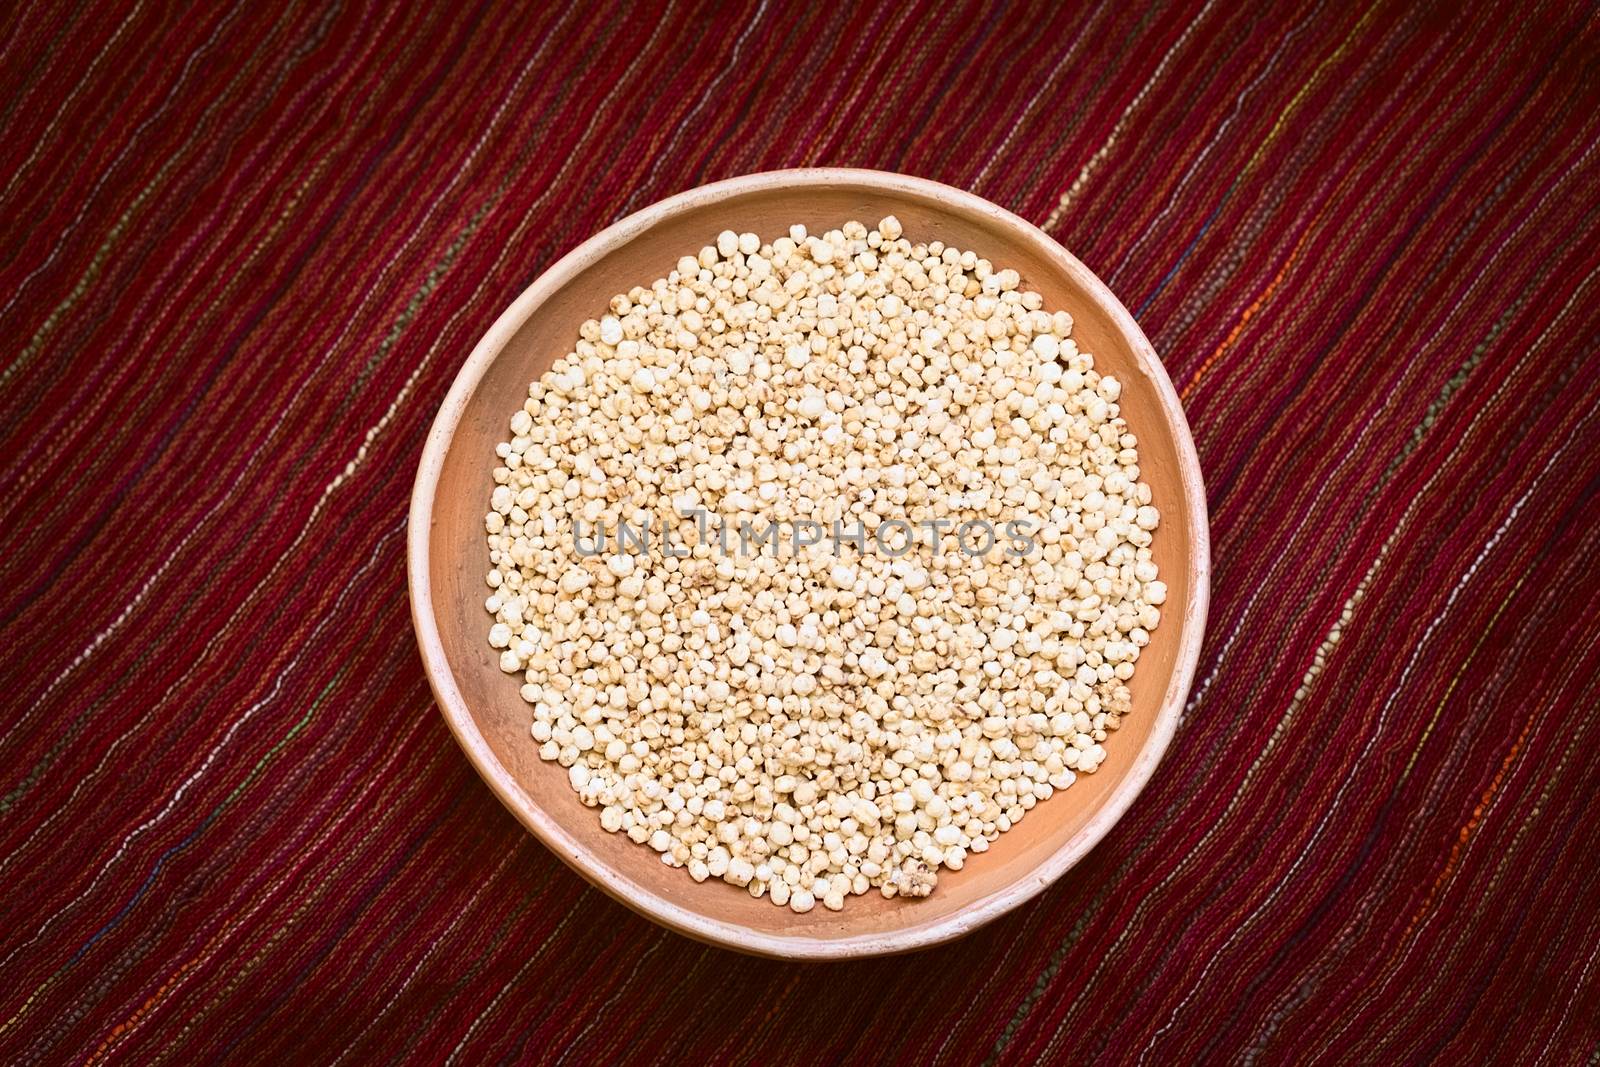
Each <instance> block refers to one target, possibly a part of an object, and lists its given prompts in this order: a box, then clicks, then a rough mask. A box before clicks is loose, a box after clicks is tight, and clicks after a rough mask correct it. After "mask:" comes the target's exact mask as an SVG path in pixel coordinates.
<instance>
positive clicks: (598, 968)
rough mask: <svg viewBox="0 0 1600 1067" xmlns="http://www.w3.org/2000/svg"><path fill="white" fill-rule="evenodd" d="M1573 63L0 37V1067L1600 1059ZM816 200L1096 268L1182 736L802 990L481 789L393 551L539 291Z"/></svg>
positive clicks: (81, 23) (282, 25) (1481, 46)
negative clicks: (493, 326) (640, 238)
mask: <svg viewBox="0 0 1600 1067" xmlns="http://www.w3.org/2000/svg"><path fill="white" fill-rule="evenodd" d="M1458 8H1459V10H1458ZM1595 23H1596V13H1595V12H1594V10H1593V9H1590V8H1586V7H1579V6H1564V5H1559V4H1555V5H1551V4H1515V3H1508V2H1500V3H1479V4H1462V5H1454V4H1447V3H1440V4H1407V3H1387V2H1384V0H1379V2H1377V3H1373V4H1370V5H1369V4H1366V3H1360V4H1339V3H1332V2H1327V0H1323V2H1313V3H1307V4H1304V5H1288V4H1282V5H1273V4H1259V3H1219V2H1217V0H1157V2H1155V3H1153V4H1150V5H1143V4H1124V3H1116V2H1111V0H1104V2H1098V3H1093V4H1089V5H1087V6H1074V7H1071V8H1062V7H1060V6H1058V5H1053V4H1051V5H1044V4H1041V5H1038V6H1034V7H1022V6H1017V5H1002V4H982V5H975V4H969V3H939V4H925V5H905V4H892V5H875V4H874V5H857V4H821V5H814V6H811V5H806V6H802V5H791V4H782V3H778V2H777V0H764V2H762V3H760V4H759V6H757V5H750V6H738V7H723V6H716V5H707V4H700V3H695V2H674V3H672V4H669V5H665V6H658V5H637V6H634V5H630V6H610V5H599V4H593V5H591V4H582V5H573V6H562V5H526V6H524V7H517V6H514V5H502V4H490V3H487V2H482V3H462V4H424V3H413V4H363V3H360V2H350V0H333V2H331V3H327V4H310V5H307V4H301V3H294V2H288V3H282V4H249V3H242V2H235V0H222V2H220V3H216V4H202V5H197V6H193V7H180V6H175V5H171V4H159V3H158V4H151V3H139V4H130V5H124V6H118V5H116V4H110V3H99V2H94V0H90V2H83V3H79V2H76V0H66V2H58V3H52V2H47V3H37V4H13V5H6V6H5V9H4V11H3V13H0V27H3V29H0V128H3V130H4V137H3V138H0V155H3V159H4V166H3V168H0V219H3V222H0V301H3V304H0V338H3V342H4V343H3V351H0V361H3V366H0V500H3V504H0V546H3V552H0V574H3V577H0V648H3V652H4V655H3V656H0V694H3V695H0V701H3V710H4V714H3V717H0V887H3V890H0V1060H3V1061H4V1062H8V1063H19V1062H30V1061H44V1062H52V1063H54V1062H100V1061H112V1060H120V1061H125V1062H139V1063H145V1062H163V1063H176V1064H190V1063H203V1062H224V1061H226V1062H267V1063H284V1062H292V1061H297V1060H302V1059H314V1060H316V1061H317V1062H324V1063H366V1062H377V1061H391V1060H395V1059H414V1060H419V1061H423V1062H442V1061H447V1062H459V1063H480V1062H485V1063H486V1062H504V1061H515V1060H541V1059H544V1060H553V1061H558V1062H567V1063H584V1062H612V1061H616V1060H619V1059H624V1058H626V1059H630V1060H634V1061H661V1062H667V1061H673V1062H696V1061H699V1060H701V1059H706V1060H711V1061H716V1062H737V1061H760V1062H817V1061H829V1062H831V1061H840V1060H855V1061H862V1062H867V1061H870V1062H905V1063H930V1062H932V1063H974V1062H1004V1063H1027V1062H1034V1061H1036V1060H1040V1059H1047V1060H1060V1061H1072V1062H1090V1061H1094V1062H1108V1063H1127V1062H1139V1063H1188V1062H1197V1061H1198V1062H1209V1061H1229V1062H1233V1061H1247V1060H1255V1059H1261V1060H1264V1061H1269V1062H1369V1063H1400V1062H1413V1061H1419V1060H1442V1061H1445V1062H1453V1063H1461V1062H1483V1061H1485V1060H1491V1061H1505V1062H1555V1063H1580V1062H1594V1058H1595V1056H1596V1055H1597V1046H1600V1026H1597V1020H1600V996H1597V994H1596V986H1597V982H1600V878H1597V875H1600V864H1597V859H1596V857H1597V855H1600V840H1597V836H1596V830H1595V819H1596V815H1597V812H1596V808H1595V801H1594V796H1595V785H1594V783H1595V780H1596V775H1597V773H1600V716H1597V708H1600V669H1597V668H1600V610H1597V609H1596V606H1595V605H1596V598H1597V596H1600V566H1597V565H1596V564H1595V562H1594V558H1595V551H1596V548H1597V541H1600V499H1597V496H1596V492H1597V488H1600V411H1597V408H1600V357H1597V355H1596V352H1595V348H1596V343H1597V340H1600V281H1597V277H1600V217H1597V212H1600V193H1597V190H1600V158H1597V155H1596V146H1597V144H1600V84H1597V78H1600V71H1597V62H1600V28H1597V26H1596V24H1595ZM816 164H835V165H859V166H869V167H876V168H882V169H888V170H897V171H904V172H907V173H911V174H917V175H923V176H927V177H931V178H936V179H939V180H941V181H944V182H948V183H951V184H953V185H956V186H960V187H962V188H966V189H970V190H972V191H974V192H976V193H978V194H980V195H982V196H985V197H987V198H989V199H991V200H993V201H995V202H996V203H998V204H1001V205H1003V206H1005V207H1007V208H1009V209H1011V210H1013V211H1015V212H1017V213H1019V214H1021V215H1022V216H1024V217H1026V218H1028V219H1030V220H1032V221H1034V222H1036V223H1037V224H1039V225H1040V226H1042V227H1044V228H1045V229H1046V230H1047V231H1049V232H1050V233H1051V234H1052V235H1054V236H1055V237H1056V238H1058V239H1059V240H1060V241H1061V242H1062V243H1063V244H1065V245H1066V246H1067V247H1068V248H1069V249H1071V250H1072V251H1073V252H1074V253H1076V254H1077V255H1078V256H1079V257H1080V258H1082V259H1083V260H1084V261H1085V262H1086V263H1087V264H1088V265H1089V266H1090V267H1091V268H1092V269H1094V270H1095V271H1096V272H1098V273H1099V274H1100V276H1101V277H1102V278H1104V279H1105V280H1106V281H1107V282H1108V283H1109V284H1110V285H1111V287H1112V289H1113V290H1114V291H1116V292H1117V293H1118V294H1119V295H1120V296H1121V297H1122V299H1123V301H1124V302H1125V303H1126V304H1127V305H1128V307H1129V309H1130V310H1132V311H1133V312H1134V313H1135V314H1136V315H1137V317H1138V318H1139V319H1140V321H1141V323H1142V324H1143V326H1144V328H1145V330H1146V332H1147V333H1148V334H1149V336H1150V337H1151V339H1152V340H1153V342H1154V343H1155V346H1156V348H1157V350H1158V351H1159V352H1160V353H1161V355H1162V358H1163V359H1164V361H1165V364H1166V367H1167V369H1168V372H1169V373H1170V375H1171V377H1172V379H1173V382H1174V383H1175V385H1176V386H1177V388H1178V390H1179V392H1180V393H1181V394H1182V398H1183V401H1184V404H1185V407H1186V409H1187V411H1188V414H1189V418H1190V421H1191V423H1192V424H1193V426H1194V432H1195V438H1196V442H1197V444H1198V448H1199V453H1200V457H1201V462H1202V466H1203V468H1204V471H1205V476H1206V482H1207V491H1208V498H1209V503H1210V508H1211V516H1212V537H1213V547H1214V556H1215V571H1214V586H1213V600H1212V612H1211V623H1210V627H1209V630H1208V634H1207V638H1206V642H1205V648H1204V652H1203V655H1202V659H1201V662H1200V667H1199V673H1198V676H1197V679H1196V683H1195V686H1194V690H1193V693H1192V697H1191V699H1190V701H1189V704H1188V706H1187V708H1186V710H1185V713H1184V717H1183V722H1182V725H1181V727H1180V729H1179V731H1178V733H1177V737H1176V739H1175V741H1174V742H1173V744H1172V746H1171V748H1170V750H1169V752H1168V754H1167V756H1166V759H1165V761H1164V762H1163V763H1162V765H1161V767H1160V769H1159V771H1158V772H1157V774H1156V776H1155V777H1154V779H1153V780H1152V781H1151V783H1150V785H1149V787H1148V788H1147V789H1146V791H1145V792H1144V794H1143V795H1142V797H1141V798H1140V799H1139V801H1138V803H1137V804H1136V805H1135V806H1134V807H1133V808H1132V809H1131V810H1130V811H1129V813H1128V814H1127V816H1126V817H1125V818H1124V819H1123V820H1122V821H1121V823H1120V824H1119V825H1118V826H1117V828H1116V829H1115V830H1114V832H1113V833H1111V835H1110V836H1109V837H1108V838H1106V840H1105V841H1104V842H1103V843H1102V844H1101V845H1100V846H1099V847H1098V848H1097V849H1096V850H1095V851H1094V852H1093V853H1092V854H1091V855H1090V856H1089V857H1088V858H1087V859H1086V860H1085V861H1084V862H1083V863H1082V864H1080V865H1079V866H1078V867H1077V868H1076V869H1074V870H1073V871H1072V872H1071V873H1070V874H1068V875H1067V876H1066V877H1065V878H1063V879H1062V880H1061V881H1060V882H1059V883H1058V884H1057V885H1055V886H1054V887H1052V888H1051V889H1050V890H1049V891H1048V892H1046V893H1045V894H1043V895H1042V896H1041V897H1039V898H1038V899H1037V900H1035V901H1034V902H1032V903H1031V904H1029V905H1028V906H1025V907H1023V908H1021V909H1019V910H1018V911H1016V912H1014V913H1012V914H1011V915H1009V916H1008V917H1006V918H1004V919H1003V920H1001V921H999V922H996V923H995V924H993V925H992V926H990V927H987V928H985V929H984V930H983V931H982V932H981V933H979V934H977V935H976V936H973V937H970V938H968V939H966V940H964V941H961V942H958V943H955V944H952V945H949V946H945V947H942V948H939V949H935V950H931V951H927V952H923V953H920V954H917V955H914V956H910V957H905V958H898V959H886V960H877V961H865V962H860V963H853V964H840V965H814V966H798V965H787V964H783V963H779V962H773V961H766V960H758V959H753V958H746V957H742V956H739V955H735V954H733V953H730V952H726V951H722V950H718V949H712V948H708V947H705V946H702V945H700V944H697V943H694V942H692V941H689V940H686V939H684V938H682V937H679V936H677V935H675V934H670V933H667V932H665V931H663V930H661V929H659V928H657V927H655V926H653V925H652V924H650V923H649V922H647V921H645V920H643V919H640V918H638V917H636V916H634V915H633V914H632V913H630V912H628V911H626V910H625V909H623V908H622V907H620V906H618V905H616V904H614V903H611V902H610V901H609V900H607V899H605V898H604V897H603V896H602V895H601V894H599V893H598V892H597V891H595V890H592V889H590V888H588V887H587V885H586V884H585V883H584V882H583V881H582V880H581V879H579V878H578V877H577V876H576V875H574V874H572V873H571V872H570V871H568V870H567V868H565V867H564V866H562V864H561V863H560V862H558V861H557V860H556V859H555V858H554V857H553V856H552V855H551V854H550V853H549V852H547V851H546V850H545V849H544V848H542V847H541V846H540V845H539V844H538V843H537V842H536V841H534V840H533V839H531V838H530V837H529V836H528V835H527V834H526V833H524V831H523V830H522V829H521V828H520V827H519V825H518V824H517V823H516V822H515V821H514V820H513V819H512V818H511V816H510V815H508V814H507V813H506V812H505V811H504V810H502V808H501V807H500V806H499V804H498V803H497V802H496V801H495V799H494V798H493V797H492V796H491V794H490V793H489V791H488V789H486V788H485V787H484V786H483V785H482V784H481V783H480V781H479V779H478V778H477V776H476V775H475V773H474V772H473V770H472V769H471V768H470V766H469V765H468V764H467V761H466V760H465V758H464V757H463V756H462V754H461V752H460V751H459V750H458V748H457V746H456V745H455V743H454V742H453V741H452V739H451V737H450V735H449V733H448V732H447V731H446V729H445V726H444V724H443V721H442V720H441V718H440V716H439V715H438V714H437V712H436V710H435V709H434V706H433V703H432V700H431V697H430V695H429V691H428V688H427V685H426V682H425V680H424V677H423V673H422V670H421V666H420V661H419V659H418V655H417V652H416V649H415V646H414V643H413V639H412V633H411V627H410V622H409V616H408V609H407V603H406V590H405V577H404V546H405V515H406V506H407V499H408V494H409V490H410V485H411V479H412V475H413V472H414V470H415V464H416V461H417V457H418V455H419V452H420V449H421V444H422V441H423V438H424V436H425V434H426V432H427V428H428V426H429V423H430V421H431V420H432V418H433V414H434V412H435V410H436V408H437V406H438V404H439V402H440V400H441V399H442V397H443V396H444V393H445V391H446V389H447V388H448V385H449V383H450V381H451V379H452V377H453V376H454V374H455V373H456V370H457V368H458V367H459V366H460V364H461V362H462V361H463V359H464V358H465V356H466V354H467V353H468V351H469V350H470V349H471V347H472V345H473V344H474V342H475V341H476V339H477V338H478V337H479V336H480V335H481V334H482V333H483V331H484V330H485V329H486V328H487V327H488V325H489V324H490V323H491V322H492V321H493V320H494V318H495V316H496V315H497V314H498V313H499V312H500V311H501V309H503V308H504V307H505V306H506V305H507V304H509V303H510V302H511V300H512V299H513V298H514V297H515V296H516V294H517V293H519V292H520V291H521V290H522V289H523V288H524V287H525V286H526V285H528V284H529V283H530V282H531V281H532V279H533V278H535V277H536V276H537V275H538V274H539V272H540V271H542V270H543V269H544V268H546V267H547V266H549V265H550V264H551V263H552V262H553V261H554V260H555V259H556V258H557V257H558V256H560V255H561V254H562V253H563V252H565V251H566V250H567V249H569V248H571V247H572V246H574V245H575V244H577V243H578V242H579V241H581V240H583V239H584V238H586V237H588V236H589V235H591V234H592V233H594V232H595V231H596V230H598V229H600V228H602V227H604V226H606V225H607V224H609V223H611V222H613V221H615V220H616V219H618V218H619V217H621V216H623V215H625V214H627V213H628V212H631V211H634V210H637V209H638V208H640V207H643V206H644V205H646V204H649V203H650V202H652V201H654V200H657V199H659V198H661V197H663V196H666V195H668V194H671V193H674V192H677V191H680V190H683V189H686V188H689V187H692V186H694V185H698V184H701V183H703V182H706V181H710V180H714V179H718V178H723V177H728V176H732V175H736V174H742V173H747V172H751V171H757V170H765V169H772V168H777V167H789V166H800V165H816ZM1110 748H1111V750H1112V751H1111V758H1112V759H1115V758H1117V753H1116V751H1115V744H1114V739H1113V743H1112V745H1111V746H1110Z"/></svg>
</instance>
